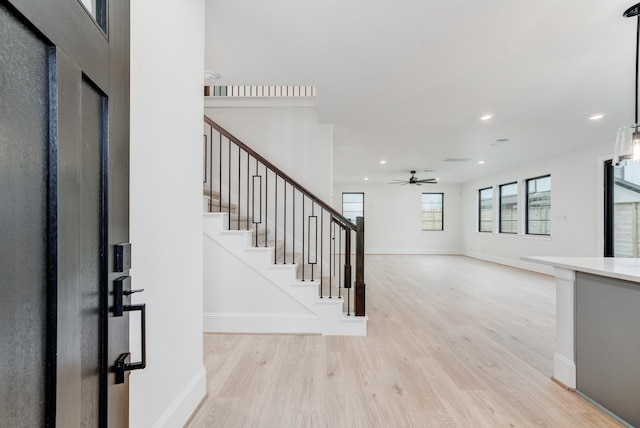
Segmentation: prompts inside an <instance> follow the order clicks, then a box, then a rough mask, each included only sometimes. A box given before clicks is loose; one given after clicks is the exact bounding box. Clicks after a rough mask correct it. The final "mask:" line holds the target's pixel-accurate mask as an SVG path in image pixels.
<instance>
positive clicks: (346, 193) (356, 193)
mask: <svg viewBox="0 0 640 428" xmlns="http://www.w3.org/2000/svg"><path fill="white" fill-rule="evenodd" d="M344 195H362V217H364V192H342V198H341V208H342V209H341V210H340V213H341V214H342V216H343V217H345V218H346V219H348V220H350V221H351V219H350V218H349V217H347V216H346V215H344ZM350 203H356V202H350ZM357 217H359V216H356V218H357ZM356 218H354V219H353V223H355V222H356Z"/></svg>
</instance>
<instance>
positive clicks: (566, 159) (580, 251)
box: [462, 144, 613, 273]
mask: <svg viewBox="0 0 640 428" xmlns="http://www.w3.org/2000/svg"><path fill="white" fill-rule="evenodd" d="M612 149H613V145H612V144H603V145H599V146H596V147H591V148H588V149H585V150H581V151H579V152H573V153H569V154H567V155H563V156H560V157H557V158H554V159H550V160H548V161H546V162H543V163H540V164H537V165H531V166H528V167H526V168H521V169H518V170H514V171H510V172H507V173H503V174H500V175H496V176H492V177H485V178H483V179H480V180H476V181H473V182H469V183H465V184H464V185H463V210H464V217H463V218H464V223H463V224H462V229H463V231H464V237H463V245H464V250H465V254H466V255H469V256H472V257H477V258H480V259H484V260H489V261H494V262H498V263H504V264H508V265H512V266H516V267H522V268H526V269H531V270H536V271H540V272H545V273H551V272H550V270H549V269H547V268H545V267H542V266H539V265H535V264H532V263H525V262H521V261H520V260H519V258H520V257H521V256H576V257H596V256H602V254H603V250H602V248H603V245H604V244H603V221H604V220H603V214H602V213H603V209H604V202H603V198H604V196H603V187H604V186H603V172H602V171H603V169H602V162H603V161H604V158H605V157H606V156H610V155H611V152H612ZM546 174H551V236H550V237H534V236H526V235H522V234H519V235H516V236H514V235H505V234H497V233H493V234H492V233H480V232H477V228H478V226H477V221H478V220H477V211H478V206H477V198H478V190H479V189H481V188H484V187H489V186H496V185H499V184H505V183H509V182H513V181H516V180H517V181H519V182H521V181H522V180H525V179H527V178H533V177H537V176H541V175H546ZM521 191H524V190H523V187H522V186H521ZM496 198H497V192H495V191H494V199H496ZM520 201H522V198H521V199H520ZM494 206H495V205H494ZM518 208H519V212H520V214H523V213H524V207H523V206H522V205H521V204H519V207H518ZM522 221H523V215H521V216H520V226H522ZM496 222H497V220H496Z"/></svg>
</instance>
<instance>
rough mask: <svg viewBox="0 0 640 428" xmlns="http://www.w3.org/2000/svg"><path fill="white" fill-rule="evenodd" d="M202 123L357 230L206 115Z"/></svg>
mask: <svg viewBox="0 0 640 428" xmlns="http://www.w3.org/2000/svg"><path fill="white" fill-rule="evenodd" d="M204 121H205V123H207V124H208V125H209V126H211V127H212V128H214V129H215V130H217V131H218V132H219V133H220V134H222V135H224V136H225V137H226V138H227V139H228V140H229V141H233V143H234V144H236V145H237V146H238V147H240V148H241V149H242V150H244V151H245V152H247V153H249V154H250V155H251V156H253V157H254V158H256V159H257V160H258V161H260V163H262V164H263V165H265V166H266V167H267V168H269V169H270V170H272V171H273V172H274V173H275V174H276V175H277V176H279V177H281V178H282V179H284V180H285V181H286V182H288V183H289V184H291V185H292V186H293V187H295V188H296V189H297V190H298V191H300V192H301V193H303V194H304V195H306V196H307V197H308V198H309V199H311V200H312V201H314V202H315V203H316V204H318V205H320V206H321V207H322V208H324V209H325V210H327V211H329V212H330V213H331V215H332V216H333V217H334V218H335V219H336V220H337V221H338V222H339V223H340V224H342V225H343V226H344V227H347V228H349V229H351V230H353V231H356V230H357V227H356V225H355V224H353V223H352V222H351V221H350V220H349V219H348V218H346V217H344V216H343V215H342V214H340V213H339V212H338V211H336V210H335V209H334V208H333V207H332V206H331V205H329V204H327V203H326V202H324V201H323V200H322V199H320V198H319V197H317V196H316V195H314V194H313V193H311V192H310V191H309V190H307V189H306V188H305V187H304V186H302V185H301V184H300V183H298V182H297V181H296V180H294V179H293V178H291V177H290V176H289V175H287V174H286V173H284V172H283V171H282V170H281V169H280V168H278V167H277V166H275V165H274V164H272V163H271V162H269V161H268V160H266V159H265V158H264V157H262V156H261V155H260V154H258V153H256V152H255V151H254V150H253V149H252V148H251V147H249V146H247V145H246V144H244V143H243V142H242V141H240V140H239V139H237V138H236V137H234V136H233V135H232V134H231V133H230V132H229V131H227V130H226V129H224V128H223V127H222V126H220V125H218V124H217V123H216V122H214V121H213V120H212V119H210V118H209V117H208V116H207V115H204Z"/></svg>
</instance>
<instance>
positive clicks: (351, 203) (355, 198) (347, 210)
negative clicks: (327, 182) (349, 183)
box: [342, 192, 364, 223]
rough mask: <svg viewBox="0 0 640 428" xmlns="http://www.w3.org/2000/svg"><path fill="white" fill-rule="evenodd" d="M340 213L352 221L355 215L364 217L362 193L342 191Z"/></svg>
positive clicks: (354, 219)
mask: <svg viewBox="0 0 640 428" xmlns="http://www.w3.org/2000/svg"><path fill="white" fill-rule="evenodd" d="M342 215H343V216H345V217H346V218H348V219H349V220H351V221H352V222H353V223H355V222H356V217H364V193H351V192H348V193H343V194H342Z"/></svg>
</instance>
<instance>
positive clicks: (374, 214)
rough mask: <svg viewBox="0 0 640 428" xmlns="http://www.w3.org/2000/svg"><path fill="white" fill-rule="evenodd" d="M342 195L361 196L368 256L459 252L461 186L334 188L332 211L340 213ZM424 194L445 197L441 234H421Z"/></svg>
mask: <svg viewBox="0 0 640 428" xmlns="http://www.w3.org/2000/svg"><path fill="white" fill-rule="evenodd" d="M343 192H364V218H365V251H366V252H367V253H368V254H460V253H461V252H462V231H461V230H460V225H461V224H462V218H461V212H462V210H461V202H462V200H461V187H460V185H457V184H449V185H446V184H432V185H431V184H430V185H423V186H396V185H391V184H369V183H365V182H362V183H358V184H335V185H334V187H333V207H334V208H335V209H336V210H337V211H338V212H342V193H343ZM423 192H425V193H428V192H437V193H444V216H445V217H444V231H442V232H423V231H421V226H422V223H421V207H422V193H423Z"/></svg>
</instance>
